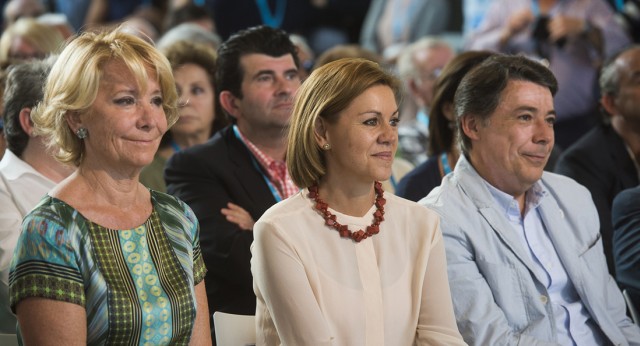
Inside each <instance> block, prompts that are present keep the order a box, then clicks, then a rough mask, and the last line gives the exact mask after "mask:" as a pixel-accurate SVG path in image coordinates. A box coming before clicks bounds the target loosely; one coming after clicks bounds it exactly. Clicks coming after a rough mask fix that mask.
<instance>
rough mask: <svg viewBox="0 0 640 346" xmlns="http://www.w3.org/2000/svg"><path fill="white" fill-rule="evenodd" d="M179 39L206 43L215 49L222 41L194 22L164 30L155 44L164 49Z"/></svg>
mask: <svg viewBox="0 0 640 346" xmlns="http://www.w3.org/2000/svg"><path fill="white" fill-rule="evenodd" d="M180 41H189V42H193V43H200V44H206V45H208V46H209V47H211V48H213V49H214V50H217V49H218V47H219V46H220V44H221V43H222V41H221V40H220V36H218V35H216V34H214V33H213V32H211V31H209V30H207V29H205V28H203V27H201V26H200V25H198V24H195V23H182V24H179V25H177V26H175V27H173V28H171V29H170V30H169V31H167V32H165V33H164V35H162V37H160V39H159V40H158V42H157V44H156V46H157V47H158V49H160V50H165V49H167V48H168V47H170V46H172V45H174V44H175V43H177V42H180Z"/></svg>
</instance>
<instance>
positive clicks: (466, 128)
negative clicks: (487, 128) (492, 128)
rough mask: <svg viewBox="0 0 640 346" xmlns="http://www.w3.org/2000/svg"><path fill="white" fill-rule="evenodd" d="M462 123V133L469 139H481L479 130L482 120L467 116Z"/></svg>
mask: <svg viewBox="0 0 640 346" xmlns="http://www.w3.org/2000/svg"><path fill="white" fill-rule="evenodd" d="M460 122H461V125H462V132H464V134H465V135H467V137H469V138H471V139H472V140H478V139H480V135H479V133H478V130H479V128H480V126H482V124H480V120H478V119H477V117H476V116H473V115H465V116H463V117H462V118H461V119H460Z"/></svg>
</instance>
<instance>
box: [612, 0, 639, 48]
mask: <svg viewBox="0 0 640 346" xmlns="http://www.w3.org/2000/svg"><path fill="white" fill-rule="evenodd" d="M616 20H617V21H618V23H619V24H620V25H621V26H622V27H623V28H624V29H625V31H626V32H627V34H628V35H629V36H630V37H631V39H632V40H633V41H634V42H636V43H640V0H627V1H625V3H624V5H623V6H622V8H620V9H618V12H617V13H616Z"/></svg>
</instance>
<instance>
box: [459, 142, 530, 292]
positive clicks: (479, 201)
mask: <svg viewBox="0 0 640 346" xmlns="http://www.w3.org/2000/svg"><path fill="white" fill-rule="evenodd" d="M455 171H456V175H457V176H456V177H455V179H456V180H457V181H456V183H457V184H459V185H460V187H461V188H462V190H463V191H464V193H465V194H466V195H467V196H468V197H469V198H470V199H471V200H472V201H473V204H474V205H475V207H476V209H477V210H478V212H479V213H480V215H482V217H483V218H484V219H485V220H486V221H487V223H488V224H489V226H490V227H491V229H492V230H493V232H495V233H496V235H497V236H498V237H499V238H500V240H501V241H502V242H503V243H504V244H505V245H506V247H507V248H508V249H509V250H511V252H513V254H514V255H515V256H516V257H517V258H518V259H519V260H520V261H521V262H522V263H523V264H524V265H525V266H526V267H527V268H528V269H529V271H530V272H531V274H532V275H533V276H535V277H536V279H538V281H540V282H542V280H541V278H540V277H538V275H537V273H536V272H537V271H536V270H535V267H534V266H533V262H532V260H531V256H530V255H529V250H528V249H527V248H526V247H525V246H524V245H523V244H522V241H521V240H520V237H518V234H516V230H515V229H514V228H513V226H512V225H511V224H510V223H509V221H508V220H507V219H506V217H505V215H504V213H502V212H500V210H499V209H498V208H497V207H496V203H495V202H494V198H493V196H492V195H491V193H490V192H489V190H488V189H487V187H486V186H485V185H484V184H485V181H484V180H483V179H482V178H481V177H480V176H479V175H478V173H477V172H476V170H475V169H474V168H473V166H471V163H470V162H469V161H468V160H467V159H466V158H465V157H464V155H463V156H461V157H460V159H459V161H458V163H457V164H456V168H455Z"/></svg>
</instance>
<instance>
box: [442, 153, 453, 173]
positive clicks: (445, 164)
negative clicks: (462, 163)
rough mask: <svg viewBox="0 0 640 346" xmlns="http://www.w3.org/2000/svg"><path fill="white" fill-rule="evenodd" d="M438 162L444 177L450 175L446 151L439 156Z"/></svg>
mask: <svg viewBox="0 0 640 346" xmlns="http://www.w3.org/2000/svg"><path fill="white" fill-rule="evenodd" d="M440 162H442V171H443V172H444V175H447V174H449V173H451V166H449V158H447V152H446V151H445V152H444V153H442V155H440Z"/></svg>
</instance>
